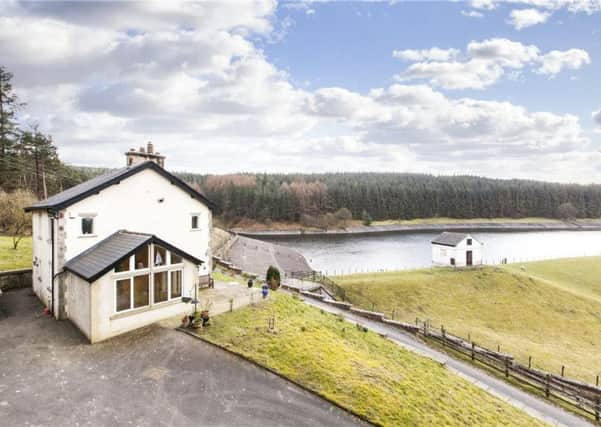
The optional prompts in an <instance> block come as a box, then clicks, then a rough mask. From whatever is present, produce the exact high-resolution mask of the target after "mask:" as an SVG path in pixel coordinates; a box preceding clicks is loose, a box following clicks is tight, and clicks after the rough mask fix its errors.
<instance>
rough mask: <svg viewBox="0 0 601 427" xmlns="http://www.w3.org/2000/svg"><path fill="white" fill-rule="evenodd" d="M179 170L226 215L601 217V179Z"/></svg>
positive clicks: (276, 217)
mask: <svg viewBox="0 0 601 427" xmlns="http://www.w3.org/2000/svg"><path fill="white" fill-rule="evenodd" d="M179 175H180V176H181V177H182V178H183V179H184V180H186V181H188V182H191V183H194V184H195V185H197V186H198V187H199V188H200V189H202V191H203V192H204V193H205V194H206V195H207V197H209V198H210V199H212V200H213V201H215V202H216V203H217V204H218V205H219V206H220V207H221V210H222V215H223V217H224V218H225V219H226V220H227V221H238V220H240V219H243V218H250V219H254V220H257V221H295V222H301V221H302V219H303V217H304V216H309V217H313V218H319V217H320V216H322V220H323V216H324V215H327V214H328V213H330V214H335V213H336V212H338V211H339V210H340V209H343V208H346V209H348V210H349V211H350V213H351V215H352V217H353V218H355V219H362V220H364V222H369V221H371V220H372V219H373V220H386V219H413V218H433V217H452V218H524V217H546V218H569V217H576V218H585V217H586V218H599V217H601V185H577V184H558V183H548V182H540V181H530V180H517V179H512V180H502V179H490V178H483V177H476V176H434V175H424V174H408V173H325V174H230V175H197V174H191V173H181V174H179Z"/></svg>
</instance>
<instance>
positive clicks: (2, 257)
mask: <svg viewBox="0 0 601 427" xmlns="http://www.w3.org/2000/svg"><path fill="white" fill-rule="evenodd" d="M17 268H31V237H25V238H24V239H23V240H21V243H19V246H18V248H17V250H16V251H15V250H14V249H13V239H12V237H8V236H0V271H5V270H15V269H17Z"/></svg>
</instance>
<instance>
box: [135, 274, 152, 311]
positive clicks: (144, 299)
mask: <svg viewBox="0 0 601 427" xmlns="http://www.w3.org/2000/svg"><path fill="white" fill-rule="evenodd" d="M148 303H149V300H148V275H147V274H144V275H142V276H136V277H134V308H138V307H144V306H145V305H148Z"/></svg>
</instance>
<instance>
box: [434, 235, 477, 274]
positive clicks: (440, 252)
mask: <svg viewBox="0 0 601 427" xmlns="http://www.w3.org/2000/svg"><path fill="white" fill-rule="evenodd" d="M468 238H469V239H472V244H471V245H468V244H467V239H468ZM482 246H483V245H482V243H480V242H479V241H477V240H476V239H474V238H473V237H471V236H468V237H466V238H465V239H463V240H462V241H461V242H460V243H459V244H458V245H457V246H455V247H453V246H444V245H437V244H432V264H434V265H437V266H451V258H455V266H456V267H465V266H466V265H467V252H468V251H472V265H480V264H482V252H483V250H482Z"/></svg>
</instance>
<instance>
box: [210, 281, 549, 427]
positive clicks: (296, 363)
mask: <svg viewBox="0 0 601 427" xmlns="http://www.w3.org/2000/svg"><path fill="white" fill-rule="evenodd" d="M272 297H273V298H272V299H271V300H270V301H267V302H264V303H261V304H259V305H255V306H250V307H246V308H243V309H240V310H237V311H234V312H231V313H227V314H223V315H221V316H217V317H215V318H214V319H213V325H212V326H211V327H210V328H207V329H205V330H202V331H201V332H200V335H201V336H202V337H203V338H205V339H207V340H209V341H211V342H214V343H216V344H218V345H221V346H224V347H226V348H228V349H229V350H231V351H233V352H235V353H238V354H241V355H244V356H245V357H248V358H250V359H252V360H254V361H256V362H257V363H259V364H260V365H262V366H266V367H269V368H271V369H273V370H275V371H277V372H279V373H280V374H282V375H284V376H286V377H288V378H290V379H292V380H294V381H296V382H298V383H301V384H303V385H304V386H305V387H308V388H309V389H311V390H313V391H314V392H316V393H318V394H320V395H322V396H324V397H326V398H328V399H331V400H333V401H335V402H337V403H338V404H339V405H341V406H343V407H345V408H348V409H351V410H352V411H354V412H355V413H358V414H361V415H362V416H364V417H366V418H367V419H368V420H370V421H371V422H372V423H375V424H379V425H460V424H461V425H539V424H537V421H536V420H534V419H532V418H530V417H529V416H528V415H526V414H525V413H523V412H521V411H519V410H517V409H515V408H514V407H512V406H509V405H508V404H507V403H505V402H503V401H501V400H499V399H497V398H496V397H493V396H491V395H489V394H488V393H486V392H484V391H482V390H481V389H479V388H477V387H475V386H473V385H472V384H470V383H468V382H467V381H465V380H464V379H462V378H460V377H458V376H456V375H455V374H453V373H451V372H449V371H448V370H446V369H445V368H444V367H442V366H441V365H440V364H439V363H437V362H434V361H431V360H429V359H426V358H423V357H421V356H418V355H416V354H413V353H411V352H409V351H408V350H405V349H403V348H400V347H398V346H397V345H395V344H393V343H392V342H390V341H388V340H386V339H384V338H382V337H380V336H379V335H377V334H374V333H372V332H363V331H360V330H358V329H357V328H356V327H355V326H353V325H351V324H349V323H347V322H345V321H342V319H340V318H338V317H336V316H334V315H331V314H328V313H324V312H322V311H320V310H318V309H316V308H314V307H311V306H308V305H306V304H305V303H303V302H302V301H300V300H298V299H295V298H293V297H291V296H289V295H287V294H284V293H282V292H277V293H273V294H272ZM272 316H273V318H274V319H275V330H274V331H270V330H269V328H268V324H269V319H270V317H272Z"/></svg>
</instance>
